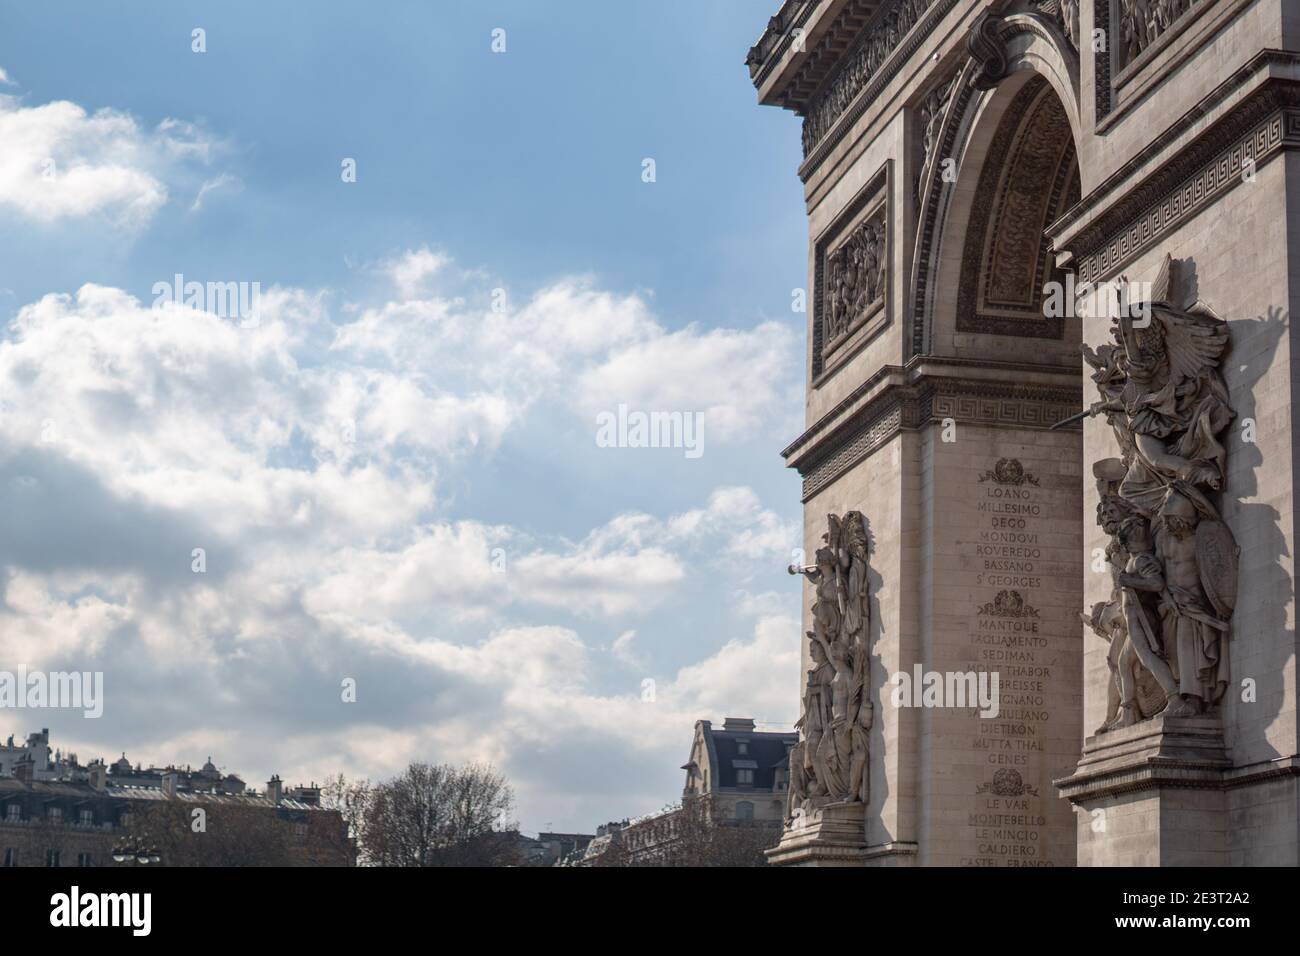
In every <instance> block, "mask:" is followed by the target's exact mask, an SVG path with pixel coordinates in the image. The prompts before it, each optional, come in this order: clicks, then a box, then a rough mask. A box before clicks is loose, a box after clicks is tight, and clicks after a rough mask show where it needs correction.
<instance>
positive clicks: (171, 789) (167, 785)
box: [162, 770, 181, 800]
mask: <svg viewBox="0 0 1300 956" xmlns="http://www.w3.org/2000/svg"><path fill="white" fill-rule="evenodd" d="M180 780H181V775H180V774H179V773H177V772H176V771H175V770H168V771H167V772H166V773H164V774H163V775H162V792H163V796H164V797H166V798H167V799H168V800H171V799H173V798H175V796H176V787H177V785H178V784H179V783H180Z"/></svg>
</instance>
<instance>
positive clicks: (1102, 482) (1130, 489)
mask: <svg viewBox="0 0 1300 956" xmlns="http://www.w3.org/2000/svg"><path fill="white" fill-rule="evenodd" d="M1174 266H1175V264H1174V263H1173V261H1172V259H1170V258H1169V257H1168V256H1166V258H1165V264H1164V268H1163V269H1162V270H1161V274H1160V277H1159V278H1158V279H1157V281H1156V283H1155V286H1154V289H1153V292H1152V301H1151V302H1150V303H1147V304H1146V307H1145V309H1143V310H1139V311H1140V313H1141V314H1137V315H1134V314H1128V315H1122V316H1121V317H1120V318H1119V319H1117V320H1116V321H1115V323H1114V327H1113V329H1112V333H1113V336H1114V339H1115V343H1114V344H1113V345H1105V346H1102V347H1101V348H1100V349H1098V350H1097V351H1096V352H1093V351H1092V350H1091V349H1089V348H1088V347H1087V346H1086V345H1085V346H1084V358H1085V359H1086V361H1087V362H1088V364H1089V365H1091V366H1092V368H1093V369H1094V374H1093V376H1092V378H1093V381H1094V382H1095V383H1096V384H1097V388H1098V391H1099V392H1100V394H1101V399H1102V400H1101V401H1099V402H1097V403H1095V404H1094V405H1092V407H1091V408H1089V409H1088V411H1086V412H1084V413H1083V416H1092V415H1099V414H1105V415H1106V417H1107V420H1108V421H1109V423H1110V425H1111V427H1112V428H1113V429H1114V432H1115V437H1116V439H1117V441H1118V444H1119V447H1120V451H1121V455H1122V457H1121V458H1118V459H1105V460H1103V461H1100V462H1098V463H1097V464H1096V465H1094V467H1093V473H1094V475H1095V476H1096V477H1097V479H1098V490H1099V492H1100V495H1101V500H1100V502H1099V504H1098V507H1097V521H1098V524H1100V525H1101V526H1102V528H1103V529H1104V530H1105V531H1106V532H1107V533H1108V534H1110V535H1111V545H1110V548H1108V550H1107V555H1108V560H1110V562H1111V564H1112V567H1113V572H1112V573H1113V580H1114V588H1113V590H1112V596H1111V600H1110V602H1106V603H1103V604H1099V605H1097V606H1095V607H1094V608H1093V610H1092V613H1091V614H1090V615H1086V616H1085V620H1086V621H1087V622H1088V623H1089V624H1090V625H1091V626H1092V628H1093V630H1094V631H1096V632H1097V633H1098V634H1100V635H1102V636H1103V637H1106V638H1107V639H1109V640H1111V641H1112V647H1111V653H1110V655H1109V656H1108V661H1109V663H1110V666H1111V670H1112V672H1113V675H1114V680H1115V687H1114V689H1113V691H1112V706H1111V707H1110V708H1109V709H1108V711H1109V712H1108V714H1107V719H1106V722H1105V723H1104V724H1103V726H1102V727H1101V728H1100V730H1101V731H1106V730H1110V729H1112V728H1114V727H1122V726H1128V725H1130V724H1133V723H1135V722H1137V721H1139V720H1142V719H1145V718H1147V717H1152V716H1155V715H1156V714H1158V713H1162V714H1163V715H1164V716H1166V717H1195V716H1200V715H1202V714H1213V713H1214V712H1216V710H1217V708H1218V705H1219V702H1220V700H1221V699H1222V697H1223V694H1224V691H1225V690H1226V689H1227V682H1228V648H1227V641H1228V636H1229V630H1230V629H1229V621H1230V619H1231V617H1232V612H1233V607H1234V605H1235V603H1236V594H1237V559H1238V555H1239V549H1238V547H1237V544H1236V540H1235V539H1234V537H1233V535H1232V532H1231V530H1229V528H1228V526H1227V525H1226V524H1225V523H1224V522H1223V519H1222V518H1221V517H1220V514H1219V511H1218V508H1217V506H1216V504H1215V503H1214V501H1213V500H1212V496H1214V495H1216V494H1217V493H1218V492H1220V491H1221V490H1222V488H1223V485H1224V480H1225V477H1226V471H1225V468H1226V458H1227V451H1226V449H1225V447H1224V445H1223V444H1222V443H1221V440H1220V439H1221V438H1222V434H1223V432H1224V430H1225V429H1226V428H1227V427H1228V425H1229V423H1231V421H1232V420H1233V418H1235V417H1236V412H1234V411H1233V409H1232V408H1231V406H1230V405H1229V404H1228V389H1227V385H1226V384H1225V383H1224V381H1223V377H1222V375H1221V373H1220V371H1219V366H1220V364H1221V362H1222V359H1223V355H1224V352H1225V351H1226V350H1227V347H1228V326H1227V323H1226V322H1224V321H1223V320H1222V319H1220V318H1219V317H1218V316H1216V315H1214V314H1213V312H1212V311H1210V310H1209V309H1208V308H1207V307H1205V306H1204V305H1201V304H1200V303H1196V304H1191V305H1189V304H1187V303H1186V302H1184V303H1183V304H1182V305H1181V306H1179V305H1175V304H1173V301H1172V300H1173V299H1174V298H1175V292H1174V290H1173V285H1174V283H1173V278H1174V271H1175V268H1174ZM1077 417H1082V416H1077ZM1152 681H1154V683H1155V684H1156V685H1158V687H1159V690H1160V692H1161V694H1162V695H1163V698H1164V699H1163V700H1160V699H1159V696H1160V695H1159V694H1152V693H1151V692H1150V691H1151V682H1152ZM1144 685H1145V692H1144ZM1116 698H1117V700H1116Z"/></svg>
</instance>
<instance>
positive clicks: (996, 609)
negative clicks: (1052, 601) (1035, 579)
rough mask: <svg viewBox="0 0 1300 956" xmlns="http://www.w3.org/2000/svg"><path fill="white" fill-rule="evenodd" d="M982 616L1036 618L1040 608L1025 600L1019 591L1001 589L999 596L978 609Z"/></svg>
mask: <svg viewBox="0 0 1300 956" xmlns="http://www.w3.org/2000/svg"><path fill="white" fill-rule="evenodd" d="M975 613H977V614H978V615H980V617H1008V618H1014V619H1019V618H1035V617H1038V608H1036V607H1034V606H1033V605H1032V604H1029V603H1027V602H1026V601H1025V597H1024V595H1023V594H1021V593H1020V592H1019V591H999V592H998V593H997V596H996V597H995V598H993V600H992V601H989V602H987V603H985V604H983V605H981V606H980V609H979V610H978V611H976V612H975Z"/></svg>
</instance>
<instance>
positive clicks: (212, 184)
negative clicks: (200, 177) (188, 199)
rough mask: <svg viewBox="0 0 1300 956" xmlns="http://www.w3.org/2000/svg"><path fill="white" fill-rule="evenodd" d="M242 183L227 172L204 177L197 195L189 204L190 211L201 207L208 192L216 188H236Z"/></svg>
mask: <svg viewBox="0 0 1300 956" xmlns="http://www.w3.org/2000/svg"><path fill="white" fill-rule="evenodd" d="M241 185H242V183H241V182H240V180H239V178H238V177H236V176H231V175H229V174H228V173H221V174H220V175H219V176H215V177H213V178H212V179H205V180H204V181H203V185H202V186H200V187H199V192H198V195H196V196H195V197H194V202H192V203H191V204H190V212H198V211H199V210H200V209H202V208H203V202H204V200H205V199H207V197H208V194H209V193H213V192H216V191H217V190H218V189H222V188H227V189H238V188H239V187H240V186H241Z"/></svg>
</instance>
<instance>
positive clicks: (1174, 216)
mask: <svg viewBox="0 0 1300 956" xmlns="http://www.w3.org/2000/svg"><path fill="white" fill-rule="evenodd" d="M1297 147H1300V83H1296V82H1293V81H1275V82H1273V83H1270V84H1269V85H1268V86H1266V87H1264V88H1263V89H1261V90H1260V92H1259V93H1257V94H1255V95H1254V96H1252V97H1250V98H1249V99H1248V100H1246V101H1245V102H1243V103H1241V104H1240V105H1239V106H1238V107H1237V108H1236V109H1234V110H1233V111H1232V112H1231V113H1230V114H1228V115H1227V116H1225V117H1224V118H1223V119H1222V120H1220V121H1219V122H1218V123H1216V124H1215V125H1214V126H1212V127H1211V128H1210V129H1209V130H1207V131H1206V132H1205V133H1203V134H1202V135H1201V136H1199V137H1198V138H1197V139H1196V140H1194V141H1193V142H1192V143H1191V144H1189V145H1188V146H1187V147H1186V148H1184V149H1183V150H1182V151H1180V152H1179V153H1178V154H1177V155H1176V156H1174V157H1173V158H1171V159H1170V160H1169V161H1168V162H1166V163H1165V164H1164V165H1163V166H1161V167H1160V168H1159V169H1158V170H1156V171H1155V172H1153V173H1152V174H1151V175H1150V176H1148V177H1147V178H1146V179H1145V180H1143V181H1142V182H1141V183H1140V184H1139V185H1138V186H1136V187H1134V188H1132V189H1130V190H1129V191H1128V193H1126V194H1125V195H1124V197H1123V199H1122V200H1120V201H1119V202H1118V203H1116V204H1115V205H1114V206H1113V207H1112V208H1111V209H1109V210H1107V211H1106V212H1105V213H1103V214H1102V215H1100V216H1098V217H1097V219H1096V220H1095V221H1094V222H1093V223H1091V224H1089V225H1088V226H1087V227H1086V228H1085V229H1083V230H1081V231H1080V232H1079V234H1078V235H1076V236H1075V237H1073V238H1072V239H1071V240H1069V242H1068V243H1067V244H1066V248H1068V249H1069V250H1070V252H1071V253H1072V254H1073V256H1074V258H1075V260H1076V263H1077V265H1076V271H1077V274H1078V279H1079V281H1081V282H1083V281H1087V282H1097V281H1099V280H1101V279H1104V278H1106V277H1108V276H1110V275H1113V274H1114V273H1115V272H1116V271H1117V270H1118V269H1119V268H1121V267H1122V266H1123V265H1125V264H1126V263H1128V262H1129V261H1131V260H1132V259H1134V258H1135V257H1137V256H1138V255H1139V254H1141V253H1142V252H1145V251H1146V250H1148V249H1150V248H1152V247H1153V246H1155V245H1156V244H1158V243H1159V242H1161V240H1163V239H1164V238H1165V237H1166V236H1167V235H1168V234H1169V233H1171V232H1172V231H1173V230H1175V229H1176V228H1178V227H1180V226H1182V225H1183V224H1184V223H1186V222H1187V221H1188V220H1189V219H1191V218H1192V217H1193V216H1195V215H1196V214H1197V213H1199V212H1201V211H1202V210H1203V209H1205V208H1206V207H1207V206H1209V205H1211V204H1212V203H1213V202H1215V201H1216V200H1217V199H1219V198H1220V197H1221V196H1222V195H1223V194H1224V193H1226V192H1228V191H1229V190H1231V189H1232V188H1233V187H1235V186H1237V185H1238V184H1239V183H1241V182H1242V181H1243V180H1242V168H1243V164H1245V163H1246V162H1247V161H1248V160H1249V161H1250V162H1252V163H1253V164H1254V166H1255V169H1256V170H1258V169H1259V168H1260V167H1261V166H1262V165H1264V163H1265V162H1267V161H1268V160H1269V159H1272V158H1273V157H1274V156H1276V155H1278V154H1279V153H1281V152H1282V151H1283V150H1287V149H1296V148H1297ZM1111 189H1112V187H1111V186H1110V185H1109V183H1107V184H1103V186H1102V187H1100V189H1099V191H1101V190H1105V191H1110V190H1111ZM1089 199H1090V200H1091V197H1089ZM1076 208H1077V207H1076ZM1075 218H1077V215H1076V212H1075V210H1070V211H1069V212H1067V213H1066V215H1065V216H1064V217H1062V219H1060V220H1058V221H1057V222H1056V223H1054V224H1053V225H1052V226H1051V227H1050V230H1049V231H1052V232H1055V231H1057V230H1058V229H1059V228H1060V227H1061V225H1062V224H1063V223H1066V222H1069V221H1070V220H1072V219H1075Z"/></svg>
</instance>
